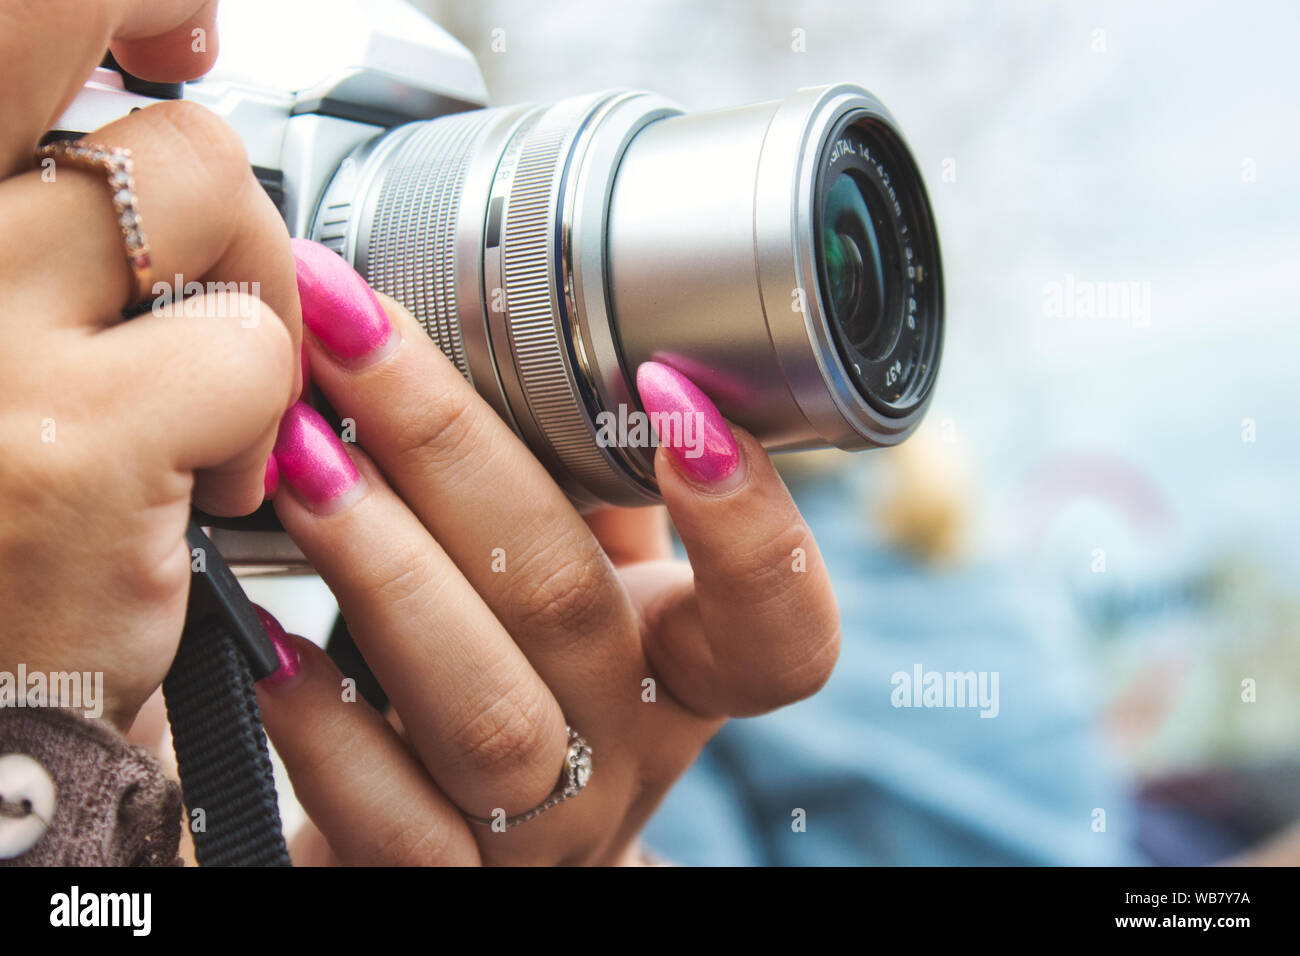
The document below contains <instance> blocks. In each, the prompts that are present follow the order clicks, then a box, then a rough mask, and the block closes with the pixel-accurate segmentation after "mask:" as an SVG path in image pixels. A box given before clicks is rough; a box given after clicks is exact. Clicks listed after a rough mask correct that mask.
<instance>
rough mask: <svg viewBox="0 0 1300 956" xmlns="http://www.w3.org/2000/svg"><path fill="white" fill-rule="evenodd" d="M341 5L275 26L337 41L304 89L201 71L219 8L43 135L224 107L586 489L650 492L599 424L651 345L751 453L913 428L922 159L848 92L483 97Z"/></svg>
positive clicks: (648, 456)
mask: <svg viewBox="0 0 1300 956" xmlns="http://www.w3.org/2000/svg"><path fill="white" fill-rule="evenodd" d="M279 6H282V7H289V8H295V7H297V8H299V9H298V11H297V15H298V16H299V17H301V18H302V19H300V20H298V21H297V22H299V23H304V22H306V23H309V22H311V18H312V17H313V16H314V13H313V10H312V9H311V7H312V6H313V5H312V4H309V3H308V4H301V5H300V4H281V5H279ZM336 6H337V4H336ZM353 7H354V14H353V20H352V21H351V22H350V23H348V24H347V25H346V26H344V25H341V24H329V25H327V27H328V28H329V29H332V30H334V34H333V36H334V38H335V40H336V41H337V40H338V39H340V38H339V36H338V34H339V33H340V32H342V33H343V34H345V35H343V36H342V37H341V40H342V42H343V43H344V44H345V45H346V48H342V49H340V48H338V46H337V42H336V44H335V46H333V47H330V48H328V49H325V50H315V48H316V47H317V46H318V45H317V44H315V43H313V42H311V41H310V40H309V39H304V38H303V37H298V38H297V39H296V40H295V43H294V46H295V48H298V47H303V48H312V49H313V50H314V52H316V54H317V55H318V57H322V56H327V55H328V56H333V57H334V58H335V60H334V62H333V63H318V64H316V65H315V66H316V68H317V70H318V75H316V76H315V77H314V78H313V79H312V81H310V82H296V83H295V84H294V87H293V88H292V89H281V88H276V87H275V85H274V84H272V83H269V82H267V81H266V80H265V79H263V80H262V81H260V82H259V79H258V76H257V75H256V71H252V72H253V73H254V75H247V74H243V75H241V74H239V73H238V72H236V73H235V74H233V75H232V73H231V70H229V69H225V70H223V69H222V66H223V64H224V63H225V62H226V61H227V53H228V52H229V50H230V48H231V45H232V44H234V43H235V42H236V41H237V40H238V39H239V37H238V36H237V35H236V36H232V35H231V31H230V29H229V28H228V27H227V26H226V25H225V24H224V23H223V37H222V41H223V52H222V56H221V58H220V59H219V61H218V69H217V70H216V71H214V73H213V74H212V75H210V76H209V77H206V78H204V79H203V80H200V81H197V82H193V83H188V84H185V85H184V87H183V88H182V87H180V86H176V87H173V88H169V87H157V86H155V85H149V84H139V83H137V82H135V81H133V79H132V78H130V77H124V76H122V75H121V74H120V73H117V72H114V71H112V70H109V69H101V70H98V71H96V74H95V76H94V77H92V79H91V81H90V82H89V83H88V84H87V85H86V87H85V89H84V90H83V92H82V94H81V95H80V96H79V97H78V98H77V99H76V101H75V102H74V103H73V104H72V106H71V108H70V109H69V110H68V112H67V114H66V115H65V116H64V117H63V118H62V120H61V122H60V127H61V130H59V131H58V132H60V133H62V134H67V133H70V132H87V131H90V130H93V129H95V128H97V127H99V126H102V125H104V124H105V123H107V122H110V121H111V120H113V119H115V118H117V117H118V116H121V115H123V114H125V113H126V112H127V111H129V110H131V109H134V108H136V107H140V106H146V105H148V104H149V103H150V102H153V101H155V100H156V99H158V98H160V97H172V96H184V97H185V98H187V99H192V100H195V101H197V102H199V103H202V104H204V105H206V106H208V107H209V108H211V109H212V110H214V111H215V112H217V113H218V114H220V115H221V116H222V117H223V118H224V119H225V120H226V121H227V122H229V123H230V124H231V125H232V126H233V127H234V128H235V129H236V130H237V131H238V133H239V134H240V136H241V137H242V139H243V141H244V143H245V144H246V146H247V149H248V153H249V157H250V161H251V163H252V164H253V167H254V170H255V171H256V173H257V175H258V177H259V179H260V180H261V182H262V183H263V185H264V186H265V188H266V189H267V191H268V192H269V193H270V195H271V196H272V197H273V198H274V199H275V201H276V202H277V204H278V206H279V208H280V210H281V212H282V214H283V216H284V218H285V221H286V222H287V223H288V226H289V229H290V231H291V232H292V234H293V235H295V236H304V237H308V238H311V239H315V240H317V241H319V242H321V243H324V244H325V245H326V246H328V247H329V248H331V249H333V250H334V251H335V252H337V253H338V254H339V255H340V256H342V257H344V258H345V259H346V260H347V261H348V262H350V263H351V264H352V265H353V266H355V267H356V269H357V271H359V272H360V273H361V275H363V276H364V277H365V278H366V279H367V280H368V281H369V282H370V284H371V285H372V286H374V287H375V288H376V289H378V290H380V291H382V292H385V293H387V294H389V295H391V296H393V297H394V298H396V299H397V300H399V301H400V302H402V303H403V304H404V305H405V306H406V307H407V308H408V309H409V310H410V311H411V312H412V313H413V314H414V315H415V317H416V318H417V319H419V321H420V323H421V324H422V325H423V327H424V329H425V330H426V331H427V332H428V334H429V336H430V338H432V339H433V340H434V341H435V342H436V343H437V344H438V346H439V347H440V348H441V349H442V351H443V352H444V353H446V355H447V357H448V358H449V359H450V360H451V361H452V362H454V363H455V365H456V367H457V368H458V369H459V370H460V371H461V373H462V374H463V375H464V376H465V377H466V378H468V379H469V380H470V381H471V382H472V383H473V385H474V386H475V388H476V389H477V391H478V392H479V394H481V395H482V396H483V397H484V398H485V399H486V400H487V401H488V402H489V403H491V405H492V406H493V407H494V408H495V409H496V411H497V412H498V414H500V415H501V417H502V418H503V419H505V421H506V422H508V423H509V424H510V426H511V427H512V428H513V429H514V430H515V431H516V432H517V433H518V434H519V435H520V437H521V438H522V439H523V440H524V441H525V442H526V443H527V444H528V446H529V448H530V449H531V450H532V452H533V453H534V454H535V455H536V456H537V457H538V458H539V459H540V460H541V461H542V462H543V463H544V464H545V465H546V466H547V468H548V469H549V470H550V472H551V474H552V475H554V477H555V479H556V481H557V482H558V483H559V484H560V485H561V487H563V488H564V490H565V491H566V493H567V494H568V495H569V496H570V498H571V499H572V500H573V501H574V502H575V503H576V504H577V505H578V506H579V507H580V508H583V509H592V508H595V507H598V506H600V505H601V504H602V503H608V504H615V505H636V504H644V503H653V502H656V501H657V500H658V493H657V489H656V484H655V479H654V468H653V453H654V448H653V447H646V445H645V443H639V444H635V445H634V444H632V443H618V442H609V441H602V440H600V438H601V428H600V427H599V426H598V424H597V422H598V421H599V420H601V419H602V418H604V419H606V420H608V417H609V416H611V415H612V416H618V415H620V414H623V415H626V413H627V412H628V411H629V410H633V411H635V410H639V409H640V407H641V406H640V403H639V401H638V398H637V394H636V388H635V373H636V369H637V367H638V365H639V364H640V363H642V362H644V361H647V360H654V361H657V362H662V363H665V364H668V365H671V366H673V367H674V368H676V369H678V370H679V371H681V372H682V373H684V374H685V375H687V376H688V377H689V378H690V379H691V380H692V381H694V382H695V383H696V384H697V385H699V386H700V387H701V388H702V389H703V390H704V391H705V392H706V393H707V394H708V395H709V397H710V398H712V399H713V401H714V402H715V403H716V404H717V406H718V407H719V409H720V410H721V411H722V413H723V414H724V415H725V416H726V417H727V418H728V419H730V420H731V421H733V422H736V423H737V424H739V425H741V426H743V427H745V428H746V429H748V430H749V431H750V432H752V433H753V434H754V435H755V436H756V437H757V438H758V439H759V440H760V441H761V442H762V443H763V445H764V446H765V447H767V448H768V449H770V450H775V451H784V450H799V449H811V448H819V447H827V446H836V447H839V448H842V449H846V450H856V449H862V448H869V447H875V446H883V445H893V444H896V443H897V442H900V441H902V440H903V439H904V438H905V437H906V436H907V435H908V434H910V433H911V432H912V431H913V430H914V429H915V428H916V426H917V424H918V423H919V421H920V419H921V418H922V416H923V415H924V413H925V410H926V407H927V405H928V404H929V401H930V397H931V394H932V391H933V387H934V383H935V378H936V375H937V374H938V369H939V360H940V353H941V349H942V340H943V280H942V271H941V266H940V259H939V243H938V237H937V235H936V229H935V223H934V218H933V215H932V212H931V207H930V202H929V199H928V197H927V195H926V191H925V186H924V184H923V182H922V177H921V174H920V171H919V169H918V167H917V164H916V162H915V160H914V159H913V157H912V154H911V152H910V151H909V149H908V147H907V145H906V143H905V142H904V140H903V137H902V136H901V134H900V133H899V130H898V127H897V124H896V123H895V122H894V119H893V118H892V117H891V116H890V114H889V112H888V111H887V110H886V109H885V107H884V106H883V105H882V104H881V103H880V102H879V101H878V100H877V99H876V98H875V97H873V96H872V95H871V94H870V93H868V92H867V91H866V90H864V89H861V88H860V87H857V86H851V85H838V86H824V87H816V88H808V89H802V90H799V91H798V92H796V93H794V94H793V95H791V96H789V97H787V98H786V99H783V100H776V101H770V102H763V103H755V104H751V105H747V106H739V107H735V108H731V109H723V110H715V111H710V112H704V113H688V112H685V111H684V110H683V109H681V108H680V107H678V106H676V105H675V104H673V103H672V102H670V101H669V100H667V99H665V98H664V97H662V96H659V95H656V94H654V93H646V92H634V91H618V90H615V91H605V92H598V93H585V94H581V95H577V96H572V97H569V98H567V99H562V100H559V101H558V102H553V103H547V104H542V105H522V106H500V107H493V108H486V106H485V101H486V93H485V85H484V82H483V78H482V74H481V72H480V70H479V68H478V66H477V65H476V63H475V62H474V59H473V57H472V56H471V55H470V53H469V51H468V50H466V49H465V48H464V47H463V46H462V45H461V44H459V43H458V42H457V41H455V40H454V39H452V38H451V37H450V36H449V35H448V34H446V33H445V32H444V31H442V30H440V29H439V28H438V27H436V26H435V25H434V24H433V23H432V22H430V21H429V20H427V19H426V18H424V17H423V15H421V14H419V13H417V12H416V11H415V10H413V9H412V8H410V7H408V6H406V5H405V4H404V3H402V2H400V0H368V2H367V3H365V4H364V5H363V4H361V3H356V4H354V5H353ZM303 8H305V9H303ZM259 29H270V28H269V27H268V26H267V25H266V24H265V22H264V21H263V23H262V25H261V26H260V27H259ZM309 52H311V51H309ZM214 540H217V543H218V545H219V547H220V548H221V550H222V552H223V553H224V554H226V555H227V557H228V558H229V559H230V560H231V562H232V563H234V564H241V565H246V566H247V565H250V564H252V565H263V566H275V567H287V566H292V565H295V564H297V563H298V562H300V561H301V555H299V554H298V552H297V550H296V549H295V548H294V547H293V546H292V544H291V543H290V542H288V540H287V538H285V537H284V536H283V535H269V534H267V533H264V532H252V533H249V532H223V533H220V534H219V535H218V536H214Z"/></svg>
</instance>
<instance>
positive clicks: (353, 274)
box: [291, 239, 398, 365]
mask: <svg viewBox="0 0 1300 956" xmlns="http://www.w3.org/2000/svg"><path fill="white" fill-rule="evenodd" d="M291 244H292V246H293V257H294V261H295V262H296V263H297V269H298V298H299V299H301V300H302V320H303V323H304V324H305V325H306V326H307V328H309V329H311V332H312V334H313V335H315V336H316V338H317V339H319V340H320V343H321V344H322V345H324V346H325V348H327V349H329V351H330V352H331V353H332V354H333V355H335V356H336V357H337V358H339V359H342V360H343V361H344V362H346V363H349V364H357V363H360V364H363V365H368V364H370V363H372V362H376V361H378V360H379V359H380V358H382V357H384V356H385V355H387V354H388V352H389V351H391V350H392V348H394V347H396V345H397V339H398V336H397V333H396V331H395V330H394V329H393V324H392V323H391V322H390V321H388V313H387V312H385V311H384V307H383V306H382V305H380V304H379V300H378V299H377V298H375V293H374V292H373V291H372V290H371V288H370V286H368V285H367V284H366V280H365V279H363V278H361V276H360V275H358V274H357V271H356V270H355V269H353V268H352V267H351V266H350V265H348V264H347V263H346V262H344V261H343V258H342V257H341V256H339V255H337V254H335V253H334V252H332V251H331V250H329V249H327V248H326V247H325V246H322V245H321V244H320V243H318V242H312V241H311V240H309V239H293V240H291Z"/></svg>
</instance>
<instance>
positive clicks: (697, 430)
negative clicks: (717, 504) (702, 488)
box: [636, 362, 741, 490]
mask: <svg viewBox="0 0 1300 956" xmlns="http://www.w3.org/2000/svg"><path fill="white" fill-rule="evenodd" d="M636 388H637V391H638V392H639V393H640V395H641V403H642V404H643V405H644V406H645V409H646V411H647V412H648V413H649V414H650V415H651V421H652V423H654V424H655V425H656V434H657V436H658V441H659V443H660V444H663V445H666V446H667V447H668V454H669V455H670V456H672V459H673V463H674V464H675V465H676V466H677V468H678V470H679V471H681V473H682V474H683V475H685V476H686V478H687V479H688V480H690V481H693V482H695V483H696V484H700V485H706V486H710V487H711V488H713V489H714V490H721V489H724V488H729V487H731V486H732V485H733V484H735V483H736V482H738V481H739V480H740V477H741V474H740V472H739V471H738V468H739V465H740V448H739V446H737V445H736V439H735V438H734V437H733V436H732V434H731V429H730V428H728V427H727V423H726V421H725V420H724V419H723V417H722V414H721V413H720V412H719V411H718V408H717V406H716V405H714V404H713V402H711V401H709V397H708V396H707V395H705V394H704V393H703V392H701V391H700V390H699V389H698V388H696V387H695V383H694V382H692V381H691V380H690V379H689V378H687V377H686V376H685V375H683V374H682V373H681V372H679V371H677V370H676V369H675V368H671V367H670V366H667V365H662V364H660V363H659V362H643V363H641V366H640V368H638V369H637V370H636ZM674 414H676V415H679V416H680V418H681V424H680V425H677V423H676V419H674V418H673V417H672V416H673V415H674ZM656 416H658V417H659V421H658V422H656V421H655V417H656ZM668 423H671V425H669V427H668V430H669V431H672V432H674V434H670V435H666V434H662V432H663V430H664V427H665V424H668Z"/></svg>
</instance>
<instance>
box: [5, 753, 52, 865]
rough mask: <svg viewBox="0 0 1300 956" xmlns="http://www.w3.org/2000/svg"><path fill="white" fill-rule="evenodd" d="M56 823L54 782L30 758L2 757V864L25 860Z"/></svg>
mask: <svg viewBox="0 0 1300 956" xmlns="http://www.w3.org/2000/svg"><path fill="white" fill-rule="evenodd" d="M53 820H54V781H53V780H52V779H51V778H50V775H49V774H48V773H46V772H45V768H44V767H42V766H41V765H40V763H39V762H37V761H35V760H33V759H32V758H31V757H29V756H27V755H26V754H4V755H3V756H0V860H9V859H12V858H13V857H16V856H22V855H23V854H24V853H26V852H27V851H28V850H30V849H31V848H32V847H34V846H35V845H36V844H37V843H39V842H40V839H41V837H43V836H45V831H46V830H48V829H49V828H50V823H52V822H53Z"/></svg>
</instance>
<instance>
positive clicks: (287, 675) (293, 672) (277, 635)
mask: <svg viewBox="0 0 1300 956" xmlns="http://www.w3.org/2000/svg"><path fill="white" fill-rule="evenodd" d="M253 610H254V611H256V612H257V619H258V620H259V621H261V622H262V627H263V628H264V629H265V631H266V636H267V637H269V638H270V639H271V644H272V646H273V647H274V648H275V656H276V657H277V658H278V659H279V661H280V666H279V668H278V669H277V670H276V672H275V673H274V674H271V675H270V676H268V677H263V678H262V680H261V681H260V682H259V683H261V684H262V685H263V686H265V687H271V688H281V687H284V686H285V685H286V684H288V683H289V682H290V681H291V680H293V679H294V678H295V677H297V676H298V671H299V669H300V668H301V667H302V655H301V654H299V653H298V648H297V646H296V645H295V644H294V643H293V641H291V640H289V635H287V634H285V633H284V628H282V627H281V626H280V622H279V621H277V620H276V619H275V618H274V617H272V616H271V613H270V612H269V611H267V609H266V608H264V607H262V606H260V605H258V604H254V605H253Z"/></svg>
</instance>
